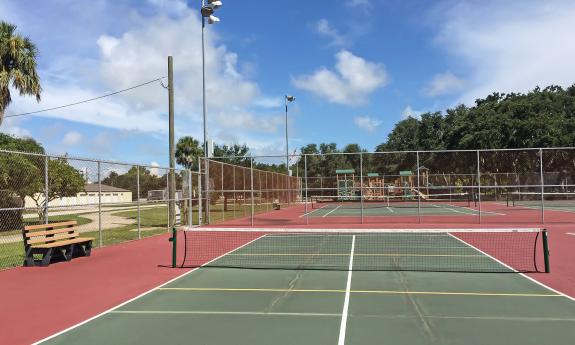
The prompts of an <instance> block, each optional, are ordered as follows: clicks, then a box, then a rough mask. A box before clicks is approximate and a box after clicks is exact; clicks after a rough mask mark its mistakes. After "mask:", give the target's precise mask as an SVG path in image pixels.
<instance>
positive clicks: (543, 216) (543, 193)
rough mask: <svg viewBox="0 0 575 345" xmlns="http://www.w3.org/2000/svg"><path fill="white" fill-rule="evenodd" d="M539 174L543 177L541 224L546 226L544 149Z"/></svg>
mask: <svg viewBox="0 0 575 345" xmlns="http://www.w3.org/2000/svg"><path fill="white" fill-rule="evenodd" d="M539 173H540V177H541V224H545V177H544V175H543V149H539Z"/></svg>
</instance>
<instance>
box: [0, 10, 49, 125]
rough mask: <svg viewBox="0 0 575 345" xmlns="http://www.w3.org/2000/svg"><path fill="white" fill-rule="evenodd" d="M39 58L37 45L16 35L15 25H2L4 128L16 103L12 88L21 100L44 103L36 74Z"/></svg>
mask: <svg viewBox="0 0 575 345" xmlns="http://www.w3.org/2000/svg"><path fill="white" fill-rule="evenodd" d="M37 55H38V49H37V48H36V46H35V45H34V43H32V41H30V39H29V38H27V37H23V36H21V35H20V34H18V33H16V26H15V25H12V24H9V23H6V22H4V21H1V22H0V125H1V124H2V120H3V118H4V112H5V111H6V108H8V106H9V105H10V103H11V102H12V95H11V94H10V86H12V87H13V88H14V89H15V90H17V91H18V92H19V93H20V95H21V96H23V95H31V96H35V97H36V101H38V102H40V94H41V92H42V87H41V86H40V77H39V76H38V73H37V72H36V57H37Z"/></svg>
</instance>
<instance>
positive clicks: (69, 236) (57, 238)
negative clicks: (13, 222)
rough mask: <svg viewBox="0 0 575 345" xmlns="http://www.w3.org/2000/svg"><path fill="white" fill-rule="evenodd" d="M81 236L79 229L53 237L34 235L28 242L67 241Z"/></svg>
mask: <svg viewBox="0 0 575 345" xmlns="http://www.w3.org/2000/svg"><path fill="white" fill-rule="evenodd" d="M79 236H80V233H78V232H77V231H74V232H72V233H69V234H63V235H59V236H53V237H34V238H31V239H29V240H27V241H26V242H27V243H28V244H38V243H46V242H58V241H65V240H68V239H73V238H77V237H79Z"/></svg>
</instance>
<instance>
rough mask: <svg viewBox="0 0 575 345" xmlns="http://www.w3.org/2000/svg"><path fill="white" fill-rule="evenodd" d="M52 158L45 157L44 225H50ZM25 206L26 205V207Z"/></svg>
mask: <svg viewBox="0 0 575 345" xmlns="http://www.w3.org/2000/svg"><path fill="white" fill-rule="evenodd" d="M49 160H50V158H48V156H44V223H45V224H48V223H49V220H48V217H49V216H50V215H49V214H48V212H49V211H48V195H49V194H50V179H49V177H48V176H49V175H48V169H49V168H48V162H49ZM24 206H25V205H24Z"/></svg>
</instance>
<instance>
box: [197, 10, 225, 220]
mask: <svg viewBox="0 0 575 345" xmlns="http://www.w3.org/2000/svg"><path fill="white" fill-rule="evenodd" d="M222 5H223V3H222V2H221V1H217V0H202V9H201V10H200V12H201V14H202V113H203V122H204V158H205V159H206V160H207V159H208V157H209V152H208V123H207V120H206V48H205V37H204V36H205V34H204V31H205V29H206V18H208V24H215V23H217V22H219V21H220V18H218V17H216V16H214V12H215V10H217V9H218V8H220V7H222ZM204 163H205V164H206V168H205V175H204V176H205V178H204V183H205V188H204V190H205V191H206V198H205V201H206V207H205V208H204V210H205V212H206V221H207V222H208V223H209V222H210V217H209V215H210V210H209V207H210V202H209V195H210V194H209V188H210V173H209V164H207V161H204ZM200 202H201V200H200ZM200 217H201V215H200ZM199 223H200V224H201V220H200V222H199Z"/></svg>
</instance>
